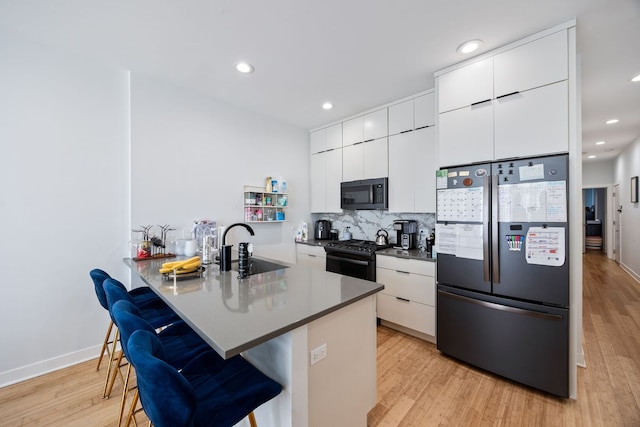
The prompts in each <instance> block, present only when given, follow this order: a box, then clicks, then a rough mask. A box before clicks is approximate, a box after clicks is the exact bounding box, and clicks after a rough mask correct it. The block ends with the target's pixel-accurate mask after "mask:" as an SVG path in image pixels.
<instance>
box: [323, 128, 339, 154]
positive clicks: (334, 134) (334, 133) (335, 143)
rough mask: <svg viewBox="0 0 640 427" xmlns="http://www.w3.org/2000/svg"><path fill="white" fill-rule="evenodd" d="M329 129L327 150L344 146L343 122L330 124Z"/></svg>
mask: <svg viewBox="0 0 640 427" xmlns="http://www.w3.org/2000/svg"><path fill="white" fill-rule="evenodd" d="M326 131H327V143H326V149H327V150H334V149H336V148H341V147H342V123H338V124H337V125H333V126H330V127H328V128H327V129H326Z"/></svg>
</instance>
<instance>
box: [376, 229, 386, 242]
mask: <svg viewBox="0 0 640 427" xmlns="http://www.w3.org/2000/svg"><path fill="white" fill-rule="evenodd" d="M383 233H384V234H383ZM388 244H389V233H387V230H383V229H382V228H381V229H380V230H378V232H377V233H376V245H388Z"/></svg>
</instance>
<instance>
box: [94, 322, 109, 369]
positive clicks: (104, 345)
mask: <svg viewBox="0 0 640 427" xmlns="http://www.w3.org/2000/svg"><path fill="white" fill-rule="evenodd" d="M112 330H113V321H109V327H108V328H107V334H106V335H105V336H104V342H103V343H102V350H100V357H99V358H98V366H96V371H99V370H100V364H101V363H102V359H103V358H104V352H105V351H106V352H107V357H111V350H110V349H109V345H110V344H112V343H113V341H112V340H111V332H112Z"/></svg>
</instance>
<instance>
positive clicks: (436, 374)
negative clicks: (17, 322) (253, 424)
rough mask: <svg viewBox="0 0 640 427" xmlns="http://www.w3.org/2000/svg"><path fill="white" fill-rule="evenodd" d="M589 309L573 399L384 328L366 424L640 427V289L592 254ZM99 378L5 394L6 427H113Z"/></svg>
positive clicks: (75, 376) (37, 382)
mask: <svg viewBox="0 0 640 427" xmlns="http://www.w3.org/2000/svg"><path fill="white" fill-rule="evenodd" d="M583 304H584V307H583V330H584V351H585V358H586V362H587V368H586V369H582V368H579V369H578V400H577V401H574V400H570V399H566V400H565V399H560V398H556V397H553V396H550V395H547V394H545V393H542V392H538V391H535V390H532V389H529V388H526V387H523V386H521V385H518V384H515V383H513V382H510V381H507V380H504V379H502V378H499V377H496V376H494V375H492V374H489V373H486V372H483V371H480V370H478V369H475V368H473V367H470V366H467V365H464V364H462V363H459V362H457V361H454V360H453V359H450V358H448V357H446V356H443V355H442V354H440V352H438V351H437V349H436V348H435V346H434V345H433V344H430V343H427V342H424V341H421V340H419V339H416V338H413V337H410V336H407V335H404V334H402V333H399V332H396V331H393V330H391V329H388V328H385V327H379V328H378V403H377V405H376V406H375V407H374V409H373V410H372V411H371V412H370V413H369V417H368V425H369V426H432V425H433V426H437V425H451V426H481V425H492V426H494V425H502V426H519V425H523V426H640V284H638V283H637V282H635V281H634V280H633V279H632V278H631V277H629V276H628V275H627V274H626V273H624V272H623V271H622V270H621V269H620V268H619V266H618V265H617V264H616V263H615V262H614V261H611V260H608V259H607V258H606V257H604V256H603V255H601V254H600V253H599V252H597V253H587V254H586V255H585V256H584V300H583ZM103 375H104V368H103V369H101V370H100V372H96V371H95V361H93V360H92V361H89V362H85V363H81V364H78V365H76V366H72V367H70V368H66V369H62V370H59V371H57V372H54V373H51V374H48V375H43V376H42V377H39V378H35V379H32V380H29V381H25V382H22V383H20V384H15V385H12V386H9V387H5V388H3V389H0V426H36V425H38V426H44V425H46V426H115V425H116V421H115V418H116V416H117V411H118V404H119V399H118V395H119V393H120V391H121V388H120V386H118V385H116V388H114V393H113V397H112V398H111V399H101V397H100V396H101V391H102V381H103ZM116 384H117V383H116ZM259 422H260V420H258V423H259Z"/></svg>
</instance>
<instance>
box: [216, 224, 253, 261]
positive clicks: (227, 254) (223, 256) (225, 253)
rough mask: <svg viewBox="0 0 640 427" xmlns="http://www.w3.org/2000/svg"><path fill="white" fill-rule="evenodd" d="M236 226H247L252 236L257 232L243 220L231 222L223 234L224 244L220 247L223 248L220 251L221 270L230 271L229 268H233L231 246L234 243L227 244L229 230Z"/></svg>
mask: <svg viewBox="0 0 640 427" xmlns="http://www.w3.org/2000/svg"><path fill="white" fill-rule="evenodd" d="M236 226H242V227H244V228H246V229H247V231H248V232H249V233H250V234H251V235H252V236H255V235H256V233H254V232H253V228H251V227H250V226H248V225H247V224H244V223H242V222H237V223H235V224H231V225H230V226H229V227H227V229H226V230H225V231H224V233H223V234H222V246H221V248H220V249H221V251H220V271H229V270H231V246H232V245H227V233H228V232H229V230H231V229H232V228H233V227H236Z"/></svg>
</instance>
